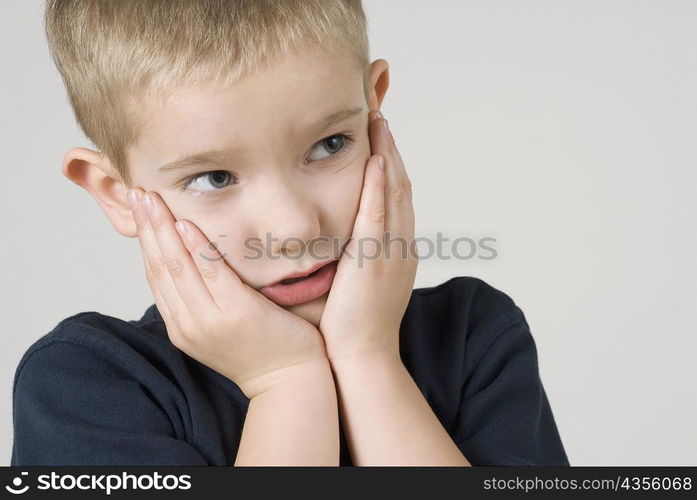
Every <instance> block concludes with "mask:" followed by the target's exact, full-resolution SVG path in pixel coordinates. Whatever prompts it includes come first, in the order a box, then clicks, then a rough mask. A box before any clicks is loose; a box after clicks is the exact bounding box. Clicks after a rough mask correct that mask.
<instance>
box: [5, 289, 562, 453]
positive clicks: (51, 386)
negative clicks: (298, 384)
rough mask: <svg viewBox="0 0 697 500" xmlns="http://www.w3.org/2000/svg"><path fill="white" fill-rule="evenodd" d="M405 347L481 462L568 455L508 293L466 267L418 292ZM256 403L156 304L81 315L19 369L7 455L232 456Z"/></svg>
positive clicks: (428, 393) (460, 442)
mask: <svg viewBox="0 0 697 500" xmlns="http://www.w3.org/2000/svg"><path fill="white" fill-rule="evenodd" d="M400 354H401V357H402V361H403V363H404V365H405V366H406V368H407V370H408V371H409V373H410V374H411V376H412V377H413V378H414V380H415V382H416V384H417V385H418V387H419V388H420V389H421V392H422V394H423V395H424V397H425V398H426V400H427V401H428V403H429V404H430V406H431V408H432V409H433V411H434V413H435V414H436V416H437V417H438V419H439V420H440V422H441V424H442V425H443V426H444V428H445V429H446V430H447V431H448V434H449V435H450V436H451V438H452V439H453V441H454V442H455V443H456V444H457V446H458V447H459V449H460V450H461V451H462V453H463V454H464V456H465V457H466V458H467V459H468V460H469V462H470V463H471V464H472V465H569V462H568V459H567V456H566V453H565V451H564V447H563V444H562V441H561V439H560V436H559V432H558V430H557V426H556V423H555V420H554V417H553V414H552V410H551V408H550V404H549V401H548V399H547V395H546V393H545V390H544V388H543V385H542V382H541V380H540V376H539V371H538V362H537V350H536V347H535V342H534V340H533V337H532V335H531V332H530V329H529V326H528V323H527V321H526V319H525V317H524V315H523V312H522V311H521V310H520V308H519V307H518V306H517V305H516V304H515V303H514V301H513V300H512V299H511V298H510V297H509V296H508V295H506V294H505V293H503V292H501V291H499V290H497V289H496V288H494V287H492V286H491V285H489V284H487V283H486V282H485V281H482V280H480V279H478V278H474V277H468V276H461V277H455V278H452V279H450V280H448V281H446V282H444V283H441V284H440V285H438V286H434V287H429V288H416V289H414V290H413V292H412V295H411V298H410V301H409V305H408V307H407V309H406V312H405V314H404V317H403V319H402V324H401V327H400ZM248 405H249V399H248V398H247V397H246V396H245V395H244V393H243V392H242V391H241V390H240V389H239V387H237V385H236V384H235V383H234V382H232V381H231V380H230V379H228V378H227V377H225V376H223V375H221V374H219V373H218V372H216V371H214V370H212V369H210V368H208V367H207V366H205V365H203V364H201V363H199V362H198V361H196V360H195V359H193V358H191V357H189V356H188V355H186V354H185V353H184V352H183V351H181V350H179V349H178V348H176V347H175V346H174V345H173V344H172V343H171V342H170V340H169V338H168V336H167V331H166V329H165V324H164V321H163V319H162V316H160V313H159V311H158V310H157V307H156V305H155V304H152V305H151V306H150V307H148V309H147V310H146V311H145V313H144V315H143V316H142V317H141V318H140V319H139V320H130V321H124V320H121V319H118V318H114V317H111V316H107V315H104V314H100V313H98V312H95V311H88V312H81V313H78V314H75V315H73V316H70V317H68V318H66V319H64V320H62V321H61V322H60V323H58V324H57V325H56V327H55V328H54V329H53V330H52V331H51V332H49V333H48V334H46V335H44V336H43V337H41V338H39V339H38V340H37V341H36V342H34V343H33V344H32V345H31V346H30V347H29V348H28V349H27V351H26V352H25V354H24V355H23V357H22V359H21V360H20V362H19V365H18V366H17V369H16V372H15V378H14V385H13V425H14V444H13V448H12V459H11V465H14V466H18V465H20V466H22V465H121V466H125V465H218V466H230V465H233V464H234V462H235V456H236V454H237V449H238V446H239V441H240V436H241V433H242V425H243V423H244V419H245V415H246V412H247V408H248ZM340 440H341V460H340V463H341V465H352V462H351V457H350V455H349V450H348V446H347V444H346V439H345V436H344V433H343V430H342V432H341V434H340ZM395 465H398V464H395Z"/></svg>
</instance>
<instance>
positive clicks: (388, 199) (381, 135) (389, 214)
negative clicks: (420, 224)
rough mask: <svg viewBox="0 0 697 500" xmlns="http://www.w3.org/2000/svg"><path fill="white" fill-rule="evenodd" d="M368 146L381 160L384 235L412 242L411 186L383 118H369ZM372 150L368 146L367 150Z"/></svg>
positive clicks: (376, 116) (375, 115)
mask: <svg viewBox="0 0 697 500" xmlns="http://www.w3.org/2000/svg"><path fill="white" fill-rule="evenodd" d="M373 116H374V117H375V118H374V119H373V124H372V126H371V131H370V135H371V144H374V145H375V150H376V151H379V152H381V154H383V155H384V156H385V178H386V180H385V231H386V232H389V233H390V235H394V236H395V237H397V236H401V237H404V238H413V225H414V222H413V220H414V214H413V207H412V205H411V203H412V202H411V194H412V193H411V182H410V181H409V179H408V177H407V175H406V169H405V168H404V163H403V161H402V157H401V155H400V154H399V152H398V151H397V149H396V146H395V144H394V138H393V136H392V133H391V132H390V130H389V126H388V122H387V120H386V119H385V118H384V117H378V114H377V113H375V114H374V115H373ZM371 147H372V146H371Z"/></svg>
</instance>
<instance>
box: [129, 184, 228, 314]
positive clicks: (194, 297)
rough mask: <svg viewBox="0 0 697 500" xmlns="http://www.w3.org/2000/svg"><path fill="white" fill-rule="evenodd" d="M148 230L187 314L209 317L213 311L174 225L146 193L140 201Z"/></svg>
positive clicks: (167, 212)
mask: <svg viewBox="0 0 697 500" xmlns="http://www.w3.org/2000/svg"><path fill="white" fill-rule="evenodd" d="M143 200H144V205H145V211H146V212H147V213H148V217H149V220H150V226H151V228H152V230H153V232H154V234H155V238H156V240H157V244H158V246H159V249H160V253H161V255H162V258H163V260H164V264H165V268H166V269H167V271H168V273H169V275H170V277H171V279H172V282H173V283H174V286H175V288H176V289H177V292H178V293H179V295H180V296H181V298H182V299H183V301H184V302H185V303H186V304H187V306H188V308H189V311H190V312H191V313H192V314H194V315H195V316H198V317H209V316H210V315H212V314H213V313H214V312H215V310H214V308H217V303H216V302H215V300H214V299H213V296H212V295H211V293H210V291H209V290H208V287H207V286H206V283H205V282H204V280H203V278H202V276H201V273H200V272H199V270H198V268H197V266H196V263H195V262H194V259H193V257H192V256H191V254H190V253H189V250H188V249H187V248H186V245H184V242H183V241H182V239H181V237H180V236H179V233H178V232H177V230H176V229H175V228H174V223H175V222H176V221H175V219H174V216H173V215H172V212H171V211H170V210H169V207H168V206H167V204H166V203H165V202H164V200H163V199H162V197H161V196H160V195H159V194H157V193H156V192H154V191H149V192H147V193H146V194H145V197H144V198H143Z"/></svg>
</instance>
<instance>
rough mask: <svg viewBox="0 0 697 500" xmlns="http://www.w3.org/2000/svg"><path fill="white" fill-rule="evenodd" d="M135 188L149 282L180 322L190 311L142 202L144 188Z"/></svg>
mask: <svg viewBox="0 0 697 500" xmlns="http://www.w3.org/2000/svg"><path fill="white" fill-rule="evenodd" d="M134 190H135V192H136V194H137V195H138V197H139V198H140V203H139V204H138V205H137V206H135V207H132V211H133V218H134V220H135V222H136V227H137V229H138V241H139V242H140V248H141V251H142V253H143V258H144V261H145V263H146V266H145V271H146V278H147V280H148V284H149V285H150V289H151V290H153V294H154V293H155V290H158V291H159V294H160V297H161V298H162V300H163V301H164V302H165V303H166V304H167V309H168V314H169V317H170V319H171V320H172V321H174V322H176V323H177V324H179V322H180V319H181V318H182V316H183V315H185V314H190V312H189V310H188V307H187V305H186V303H184V301H183V300H182V298H181V296H180V295H179V292H178V291H177V289H176V287H175V285H174V282H173V281H172V278H171V276H170V275H169V272H168V271H167V268H166V266H165V263H164V260H163V258H162V254H161V253H160V249H159V245H158V243H157V239H156V237H155V234H154V232H153V230H152V226H151V225H150V221H149V219H148V216H147V214H146V213H145V208H144V207H143V204H142V194H143V190H142V189H140V188H134ZM163 318H164V316H163Z"/></svg>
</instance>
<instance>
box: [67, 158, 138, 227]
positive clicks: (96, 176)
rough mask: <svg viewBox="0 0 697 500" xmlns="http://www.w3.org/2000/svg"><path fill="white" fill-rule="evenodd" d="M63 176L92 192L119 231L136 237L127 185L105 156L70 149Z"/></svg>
mask: <svg viewBox="0 0 697 500" xmlns="http://www.w3.org/2000/svg"><path fill="white" fill-rule="evenodd" d="M63 175H64V176H66V177H67V178H68V179H70V180H71V181H73V182H74V183H75V184H77V185H78V186H80V187H82V188H84V189H85V190H86V191H87V192H88V193H90V194H91V195H92V197H93V198H94V199H95V200H96V201H97V203H98V204H99V206H100V207H102V210H104V213H106V216H107V217H108V218H109V220H110V221H111V224H112V225H113V226H114V228H115V229H116V230H117V231H118V232H119V233H120V234H122V235H123V236H126V237H127V238H135V237H136V236H138V231H137V229H136V225H135V221H134V220H133V215H132V213H131V207H130V205H129V204H128V199H127V197H126V193H127V192H128V188H127V187H126V185H125V184H124V182H123V180H122V179H121V176H120V175H119V174H118V172H116V171H115V170H114V168H113V167H112V166H111V163H110V162H109V160H108V159H107V158H106V157H105V156H103V155H102V154H100V153H99V152H97V151H92V150H91V149H87V148H79V147H78V148H72V149H70V150H69V151H68V152H67V153H66V154H65V156H64V157H63Z"/></svg>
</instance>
